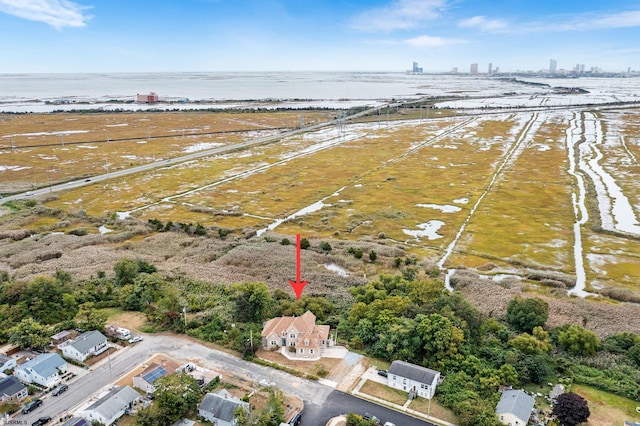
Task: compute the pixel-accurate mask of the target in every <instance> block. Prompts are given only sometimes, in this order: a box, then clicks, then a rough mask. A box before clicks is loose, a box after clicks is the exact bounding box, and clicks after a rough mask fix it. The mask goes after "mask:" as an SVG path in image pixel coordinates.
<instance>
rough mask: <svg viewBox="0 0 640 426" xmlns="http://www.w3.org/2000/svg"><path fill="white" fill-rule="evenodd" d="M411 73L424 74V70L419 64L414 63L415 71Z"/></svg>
mask: <svg viewBox="0 0 640 426" xmlns="http://www.w3.org/2000/svg"><path fill="white" fill-rule="evenodd" d="M411 72H417V73H421V72H422V68H421V67H419V66H418V63H417V62H414V63H413V69H412V70H411Z"/></svg>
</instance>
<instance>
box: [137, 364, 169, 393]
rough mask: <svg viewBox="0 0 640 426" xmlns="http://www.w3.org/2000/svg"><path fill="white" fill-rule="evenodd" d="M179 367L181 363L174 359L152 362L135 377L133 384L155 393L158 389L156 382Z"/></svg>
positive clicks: (142, 389) (147, 391)
mask: <svg viewBox="0 0 640 426" xmlns="http://www.w3.org/2000/svg"><path fill="white" fill-rule="evenodd" d="M179 367H180V365H179V364H178V363H177V362H175V361H173V360H164V359H163V360H162V361H160V363H157V362H154V363H151V364H149V366H148V367H147V368H145V369H144V371H143V372H142V373H140V374H138V375H136V376H135V377H134V378H133V386H134V387H135V388H138V389H140V390H141V391H144V392H146V393H153V392H155V391H156V387H155V386H154V382H155V381H156V380H158V379H159V378H160V377H164V376H166V375H167V374H173V373H175V371H176V370H177V369H178V368H179Z"/></svg>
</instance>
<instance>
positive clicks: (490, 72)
mask: <svg viewBox="0 0 640 426" xmlns="http://www.w3.org/2000/svg"><path fill="white" fill-rule="evenodd" d="M487 74H489V75H491V74H493V64H492V63H491V62H489V66H488V67H487Z"/></svg>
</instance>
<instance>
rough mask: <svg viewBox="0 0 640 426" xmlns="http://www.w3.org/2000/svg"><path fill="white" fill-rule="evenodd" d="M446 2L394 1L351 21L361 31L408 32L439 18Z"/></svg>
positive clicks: (442, 0)
mask: <svg viewBox="0 0 640 426" xmlns="http://www.w3.org/2000/svg"><path fill="white" fill-rule="evenodd" d="M446 3H447V0H394V1H393V2H392V3H390V4H389V5H388V6H386V7H380V8H375V9H370V10H367V11H365V12H363V13H361V14H360V15H357V16H355V17H354V18H353V19H352V20H351V26H352V27H353V28H355V29H358V30H361V31H371V32H375V31H384V32H391V31H395V30H409V29H412V28H415V27H417V26H418V25H420V23H422V22H424V21H428V20H431V19H435V18H437V17H438V16H440V12H441V10H442V9H444V7H445V5H446Z"/></svg>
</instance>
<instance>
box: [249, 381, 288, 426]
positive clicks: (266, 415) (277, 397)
mask: <svg viewBox="0 0 640 426" xmlns="http://www.w3.org/2000/svg"><path fill="white" fill-rule="evenodd" d="M282 422H284V407H283V398H282V393H281V392H280V391H276V390H270V391H269V399H268V400H267V405H266V406H265V407H264V409H263V410H262V411H261V412H260V415H259V417H258V419H257V422H256V423H255V424H256V425H257V426H280V423H282Z"/></svg>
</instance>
